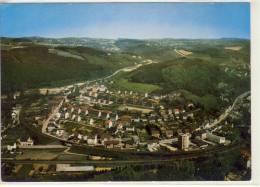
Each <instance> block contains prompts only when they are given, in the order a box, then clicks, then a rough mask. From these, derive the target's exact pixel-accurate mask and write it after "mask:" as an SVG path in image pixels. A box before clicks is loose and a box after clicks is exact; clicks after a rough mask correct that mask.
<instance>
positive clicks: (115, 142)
mask: <svg viewBox="0 0 260 187" xmlns="http://www.w3.org/2000/svg"><path fill="white" fill-rule="evenodd" d="M104 145H105V147H106V148H108V149H111V148H118V147H120V142H119V140H107V141H104Z"/></svg>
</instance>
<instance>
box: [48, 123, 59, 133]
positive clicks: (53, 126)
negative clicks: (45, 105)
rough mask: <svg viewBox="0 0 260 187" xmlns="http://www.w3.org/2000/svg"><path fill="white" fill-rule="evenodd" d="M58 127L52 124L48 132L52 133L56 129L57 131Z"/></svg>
mask: <svg viewBox="0 0 260 187" xmlns="http://www.w3.org/2000/svg"><path fill="white" fill-rule="evenodd" d="M56 128H57V127H56V126H55V124H53V123H50V124H49V125H48V127H47V131H48V132H52V131H53V130H54V129H56Z"/></svg>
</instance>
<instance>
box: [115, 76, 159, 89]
mask: <svg viewBox="0 0 260 187" xmlns="http://www.w3.org/2000/svg"><path fill="white" fill-rule="evenodd" d="M110 86H111V87H112V88H115V89H121V90H128V91H134V92H140V93H151V92H153V91H155V90H159V89H160V87H159V86H157V85H154V84H145V83H136V82H131V81H129V80H127V79H124V78H121V79H118V80H115V81H114V84H112V85H110Z"/></svg>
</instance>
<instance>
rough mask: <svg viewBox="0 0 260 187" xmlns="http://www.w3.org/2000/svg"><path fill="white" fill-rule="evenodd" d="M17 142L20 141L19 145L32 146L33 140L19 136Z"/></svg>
mask: <svg viewBox="0 0 260 187" xmlns="http://www.w3.org/2000/svg"><path fill="white" fill-rule="evenodd" d="M18 142H19V143H20V145H21V146H33V144H34V142H33V140H32V139H31V138H30V137H28V138H27V139H26V138H21V139H19V140H18Z"/></svg>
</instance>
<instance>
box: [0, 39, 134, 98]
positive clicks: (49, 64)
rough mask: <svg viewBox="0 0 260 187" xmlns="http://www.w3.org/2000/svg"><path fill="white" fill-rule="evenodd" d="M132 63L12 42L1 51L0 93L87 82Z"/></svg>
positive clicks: (117, 56) (126, 58)
mask: <svg viewBox="0 0 260 187" xmlns="http://www.w3.org/2000/svg"><path fill="white" fill-rule="evenodd" d="M135 62H137V60H136V59H133V58H131V56H130V55H128V54H126V53H116V52H109V53H108V52H104V51H101V50H97V49H93V48H89V47H71V46H70V47H67V46H56V47H54V46H43V45H38V44H33V43H26V42H24V40H23V42H20V41H19V40H18V41H15V42H13V41H12V43H11V44H10V43H4V44H3V45H2V49H1V65H2V68H1V79H2V93H5V92H7V91H11V90H20V89H27V88H36V87H42V86H56V85H63V84H65V83H71V82H74V81H80V80H91V79H94V78H97V77H102V76H105V75H108V74H110V73H112V72H113V71H115V70H116V69H119V68H120V67H125V66H130V65H132V64H134V63H135Z"/></svg>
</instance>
